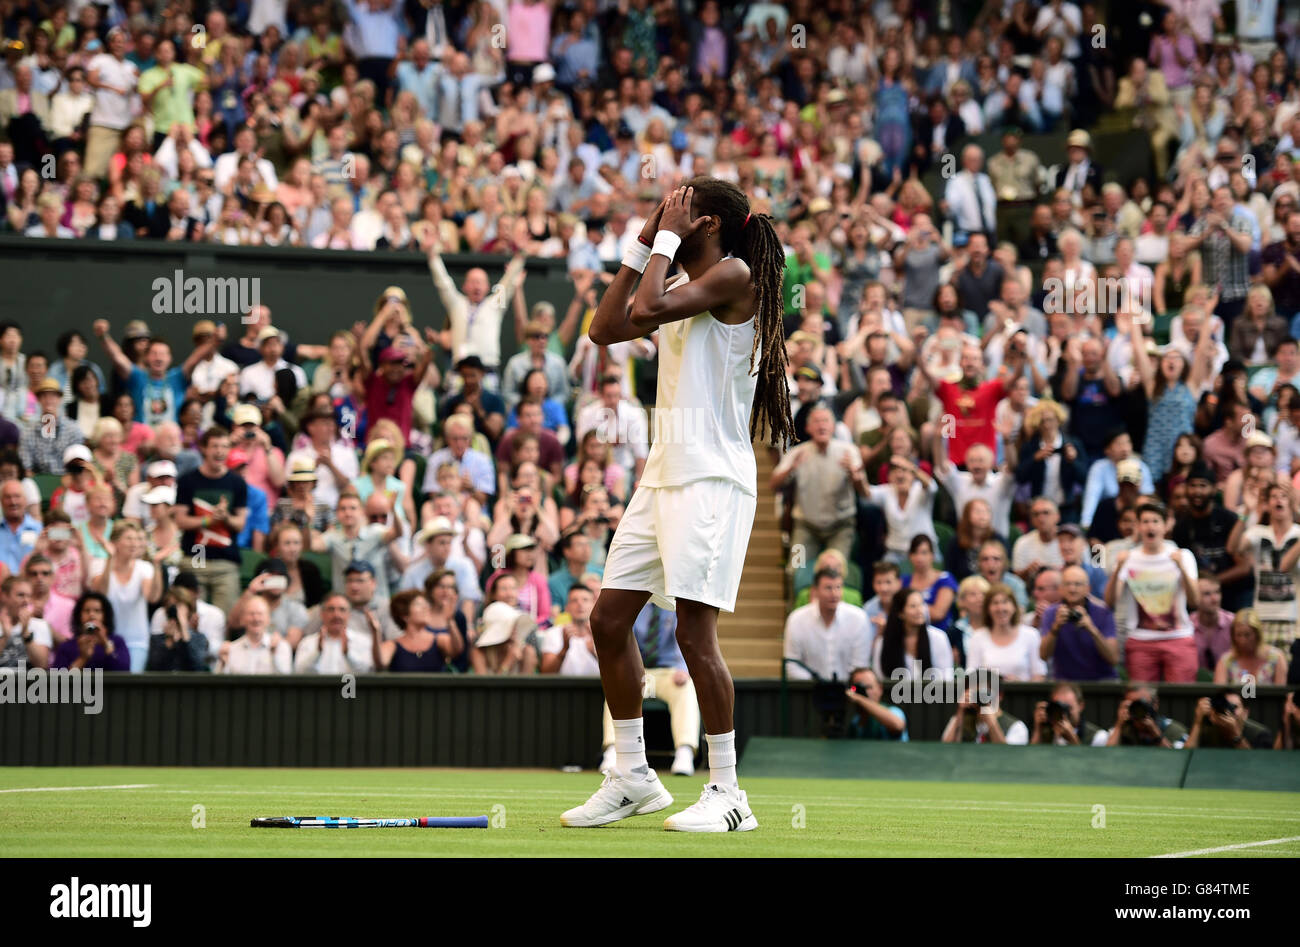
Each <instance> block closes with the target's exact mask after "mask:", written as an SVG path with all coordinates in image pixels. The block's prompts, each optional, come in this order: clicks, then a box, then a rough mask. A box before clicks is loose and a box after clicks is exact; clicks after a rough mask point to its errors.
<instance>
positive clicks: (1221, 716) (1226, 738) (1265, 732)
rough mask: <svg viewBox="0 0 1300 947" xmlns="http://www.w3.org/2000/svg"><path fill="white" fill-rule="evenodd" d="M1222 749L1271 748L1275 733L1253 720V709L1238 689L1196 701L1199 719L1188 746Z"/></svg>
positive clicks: (1195, 721) (1197, 717)
mask: <svg viewBox="0 0 1300 947" xmlns="http://www.w3.org/2000/svg"><path fill="white" fill-rule="evenodd" d="M1197 747H1207V748H1213V749H1220V750H1268V749H1272V747H1273V734H1272V733H1270V732H1269V729H1268V727H1266V726H1264V725H1263V724H1262V723H1259V722H1258V721H1256V720H1251V719H1250V711H1248V710H1247V709H1246V703H1245V701H1243V700H1242V699H1241V695H1240V694H1238V693H1236V692H1235V691H1226V692H1224V693H1220V694H1215V695H1214V696H1213V697H1202V698H1201V699H1200V700H1198V701H1197V702H1196V719H1195V720H1193V721H1192V732H1191V733H1190V734H1189V735H1188V737H1187V748H1188V749H1189V750H1190V749H1195V748H1197Z"/></svg>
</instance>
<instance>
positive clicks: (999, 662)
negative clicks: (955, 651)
mask: <svg viewBox="0 0 1300 947" xmlns="http://www.w3.org/2000/svg"><path fill="white" fill-rule="evenodd" d="M1042 640H1043V639H1042V637H1041V636H1040V635H1039V634H1038V632H1037V631H1036V630H1034V629H1033V628H1032V627H1030V626H1029V625H1021V626H1020V627H1018V628H1017V629H1016V636H1015V638H1013V639H1012V640H1011V641H1010V642H1009V643H1007V644H998V643H996V642H995V641H994V640H993V635H992V634H991V633H990V632H989V630H988V629H987V628H981V629H979V630H978V631H976V632H974V633H972V634H971V636H970V643H969V644H968V645H967V646H966V673H967V674H974V673H975V671H976V670H977V669H979V668H992V669H994V670H996V671H997V672H998V675H999V676H1000V677H1002V678H1004V679H1005V680H1009V681H1029V680H1033V679H1034V678H1035V677H1046V676H1047V662H1046V661H1044V660H1043V659H1042V658H1041V657H1039V656H1038V646H1039V644H1040V643H1041V642H1042Z"/></svg>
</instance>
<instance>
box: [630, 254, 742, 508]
mask: <svg viewBox="0 0 1300 947" xmlns="http://www.w3.org/2000/svg"><path fill="white" fill-rule="evenodd" d="M685 282H687V278H683V279H681V280H679V281H678V282H676V283H674V284H673V285H672V286H671V287H669V291H671V290H672V289H675V288H676V287H678V286H681V285H682V284H684V283H685ZM754 332H755V324H754V319H753V317H750V319H749V321H747V322H743V323H741V324H740V325H734V326H733V325H727V324H726V323H723V322H719V321H718V320H717V319H715V318H713V316H712V315H711V314H710V313H707V312H704V313H701V314H700V315H698V316H692V317H691V318H690V319H683V320H681V321H680V322H671V323H668V324H667V325H663V326H660V327H659V388H658V395H657V397H656V401H655V411H654V423H653V432H652V444H651V447H650V455H649V457H648V458H647V459H646V465H645V470H644V472H643V473H642V475H641V485H642V486H646V487H676V486H681V485H682V484H687V483H692V482H694V481H696V480H705V479H708V478H711V477H720V478H722V479H724V480H730V481H732V482H733V483H735V484H736V485H738V486H739V487H740V488H741V489H742V490H744V491H745V492H746V493H748V494H749V495H750V496H755V497H756V496H758V472H757V469H756V467H755V463H754V447H753V442H752V440H751V439H750V436H749V419H750V413H751V412H752V411H753V408H754V389H755V387H756V384H757V377H756V376H754V375H751V374H750V371H749V358H750V354H751V353H752V352H753V349H754ZM761 355H762V353H761V352H759V353H756V355H755V362H754V364H755V366H757V364H758V360H759V358H760V357H761Z"/></svg>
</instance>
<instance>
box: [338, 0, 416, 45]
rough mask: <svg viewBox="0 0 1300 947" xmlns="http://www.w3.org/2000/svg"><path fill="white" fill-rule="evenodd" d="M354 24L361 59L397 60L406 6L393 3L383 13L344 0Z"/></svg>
mask: <svg viewBox="0 0 1300 947" xmlns="http://www.w3.org/2000/svg"><path fill="white" fill-rule="evenodd" d="M344 5H345V6H346V7H347V8H348V14H349V15H350V16H351V17H352V24H353V25H354V26H355V27H356V28H357V32H356V39H357V42H356V46H357V50H356V52H357V58H358V59H396V58H397V39H398V37H399V36H401V34H402V26H403V23H402V8H403V6H404V4H402V3H399V2H397V0H393V3H392V4H391V5H390V6H389V7H388V8H387V9H384V10H371V9H370V7H369V5H366V4H361V3H357V2H356V0H344Z"/></svg>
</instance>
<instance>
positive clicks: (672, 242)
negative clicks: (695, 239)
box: [650, 230, 682, 261]
mask: <svg viewBox="0 0 1300 947" xmlns="http://www.w3.org/2000/svg"><path fill="white" fill-rule="evenodd" d="M681 245H682V238H681V237H679V236H677V234H675V233H672V232H670V231H668V230H661V231H659V232H658V233H657V234H655V245H654V246H653V247H652V248H651V250H650V253H651V254H652V255H653V254H655V253H661V254H663V255H664V256H666V257H668V259H669V260H670V261H671V260H672V259H673V257H675V256H676V255H677V248H678V247H680V246H681Z"/></svg>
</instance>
